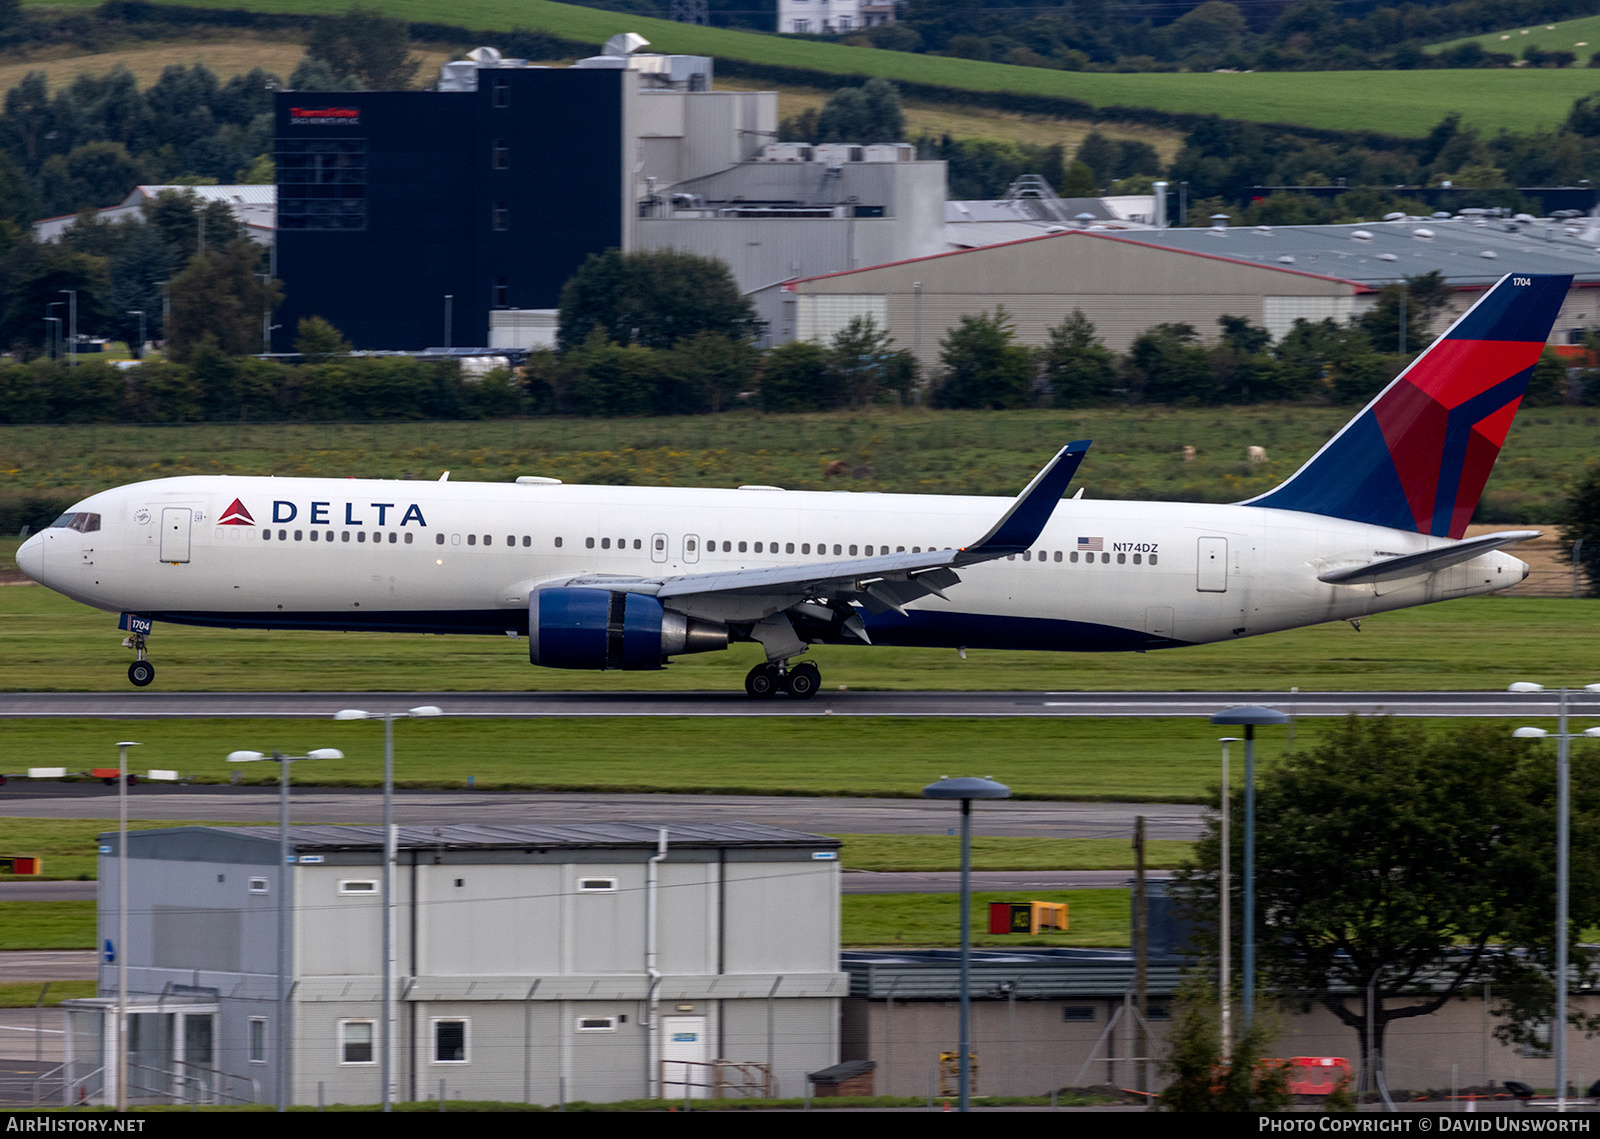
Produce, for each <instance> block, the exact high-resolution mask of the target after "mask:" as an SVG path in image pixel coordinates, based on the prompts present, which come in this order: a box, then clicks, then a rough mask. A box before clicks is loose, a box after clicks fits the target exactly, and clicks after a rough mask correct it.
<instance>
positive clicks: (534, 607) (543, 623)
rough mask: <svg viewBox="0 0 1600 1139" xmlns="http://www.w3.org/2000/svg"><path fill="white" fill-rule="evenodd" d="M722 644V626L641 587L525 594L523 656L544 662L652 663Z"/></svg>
mask: <svg viewBox="0 0 1600 1139" xmlns="http://www.w3.org/2000/svg"><path fill="white" fill-rule="evenodd" d="M727 647H728V629H727V626H725V625H719V624H717V623H715V622H712V621H700V620H696V619H695V618H693V617H685V616H684V615H683V614H682V613H673V612H669V611H668V610H667V609H665V608H664V607H663V606H662V604H661V602H659V601H657V600H656V599H655V598H654V597H651V596H650V595H648V594H645V593H627V592H624V591H622V590H610V589H584V588H566V587H558V588H553V589H536V590H534V592H533V593H532V594H531V595H530V596H529V598H528V659H529V660H530V661H532V662H533V663H534V664H537V665H543V666H544V667H545V668H585V669H606V668H622V669H652V668H660V667H661V666H662V665H663V664H664V663H665V662H666V660H667V658H668V657H674V656H682V655H684V654H687V653H703V652H712V651H715V650H717V649H725V648H727Z"/></svg>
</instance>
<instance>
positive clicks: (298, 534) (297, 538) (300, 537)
mask: <svg viewBox="0 0 1600 1139" xmlns="http://www.w3.org/2000/svg"><path fill="white" fill-rule="evenodd" d="M304 537H305V531H304V530H296V531H295V532H294V540H295V541H296V542H299V541H302V540H303V539H304Z"/></svg>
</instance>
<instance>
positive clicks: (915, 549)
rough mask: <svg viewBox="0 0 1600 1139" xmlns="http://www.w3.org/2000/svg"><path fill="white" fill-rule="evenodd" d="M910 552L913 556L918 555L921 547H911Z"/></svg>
mask: <svg viewBox="0 0 1600 1139" xmlns="http://www.w3.org/2000/svg"><path fill="white" fill-rule="evenodd" d="M911 552H912V553H913V554H920V553H922V547H921V546H912V547H911Z"/></svg>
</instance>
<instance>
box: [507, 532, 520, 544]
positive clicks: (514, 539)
mask: <svg viewBox="0 0 1600 1139" xmlns="http://www.w3.org/2000/svg"><path fill="white" fill-rule="evenodd" d="M516 544H517V536H516V535H515V534H507V535H506V545H508V546H515V545H516Z"/></svg>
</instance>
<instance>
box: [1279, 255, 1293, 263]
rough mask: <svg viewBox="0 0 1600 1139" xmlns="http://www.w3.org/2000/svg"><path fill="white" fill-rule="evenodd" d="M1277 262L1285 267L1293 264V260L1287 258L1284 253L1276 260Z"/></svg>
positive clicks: (1289, 257)
mask: <svg viewBox="0 0 1600 1139" xmlns="http://www.w3.org/2000/svg"><path fill="white" fill-rule="evenodd" d="M1278 260H1279V261H1280V262H1282V263H1283V264H1285V265H1293V264H1294V258H1293V257H1291V256H1289V255H1288V254H1287V253H1285V254H1284V255H1283V256H1282V257H1280V258H1278Z"/></svg>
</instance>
